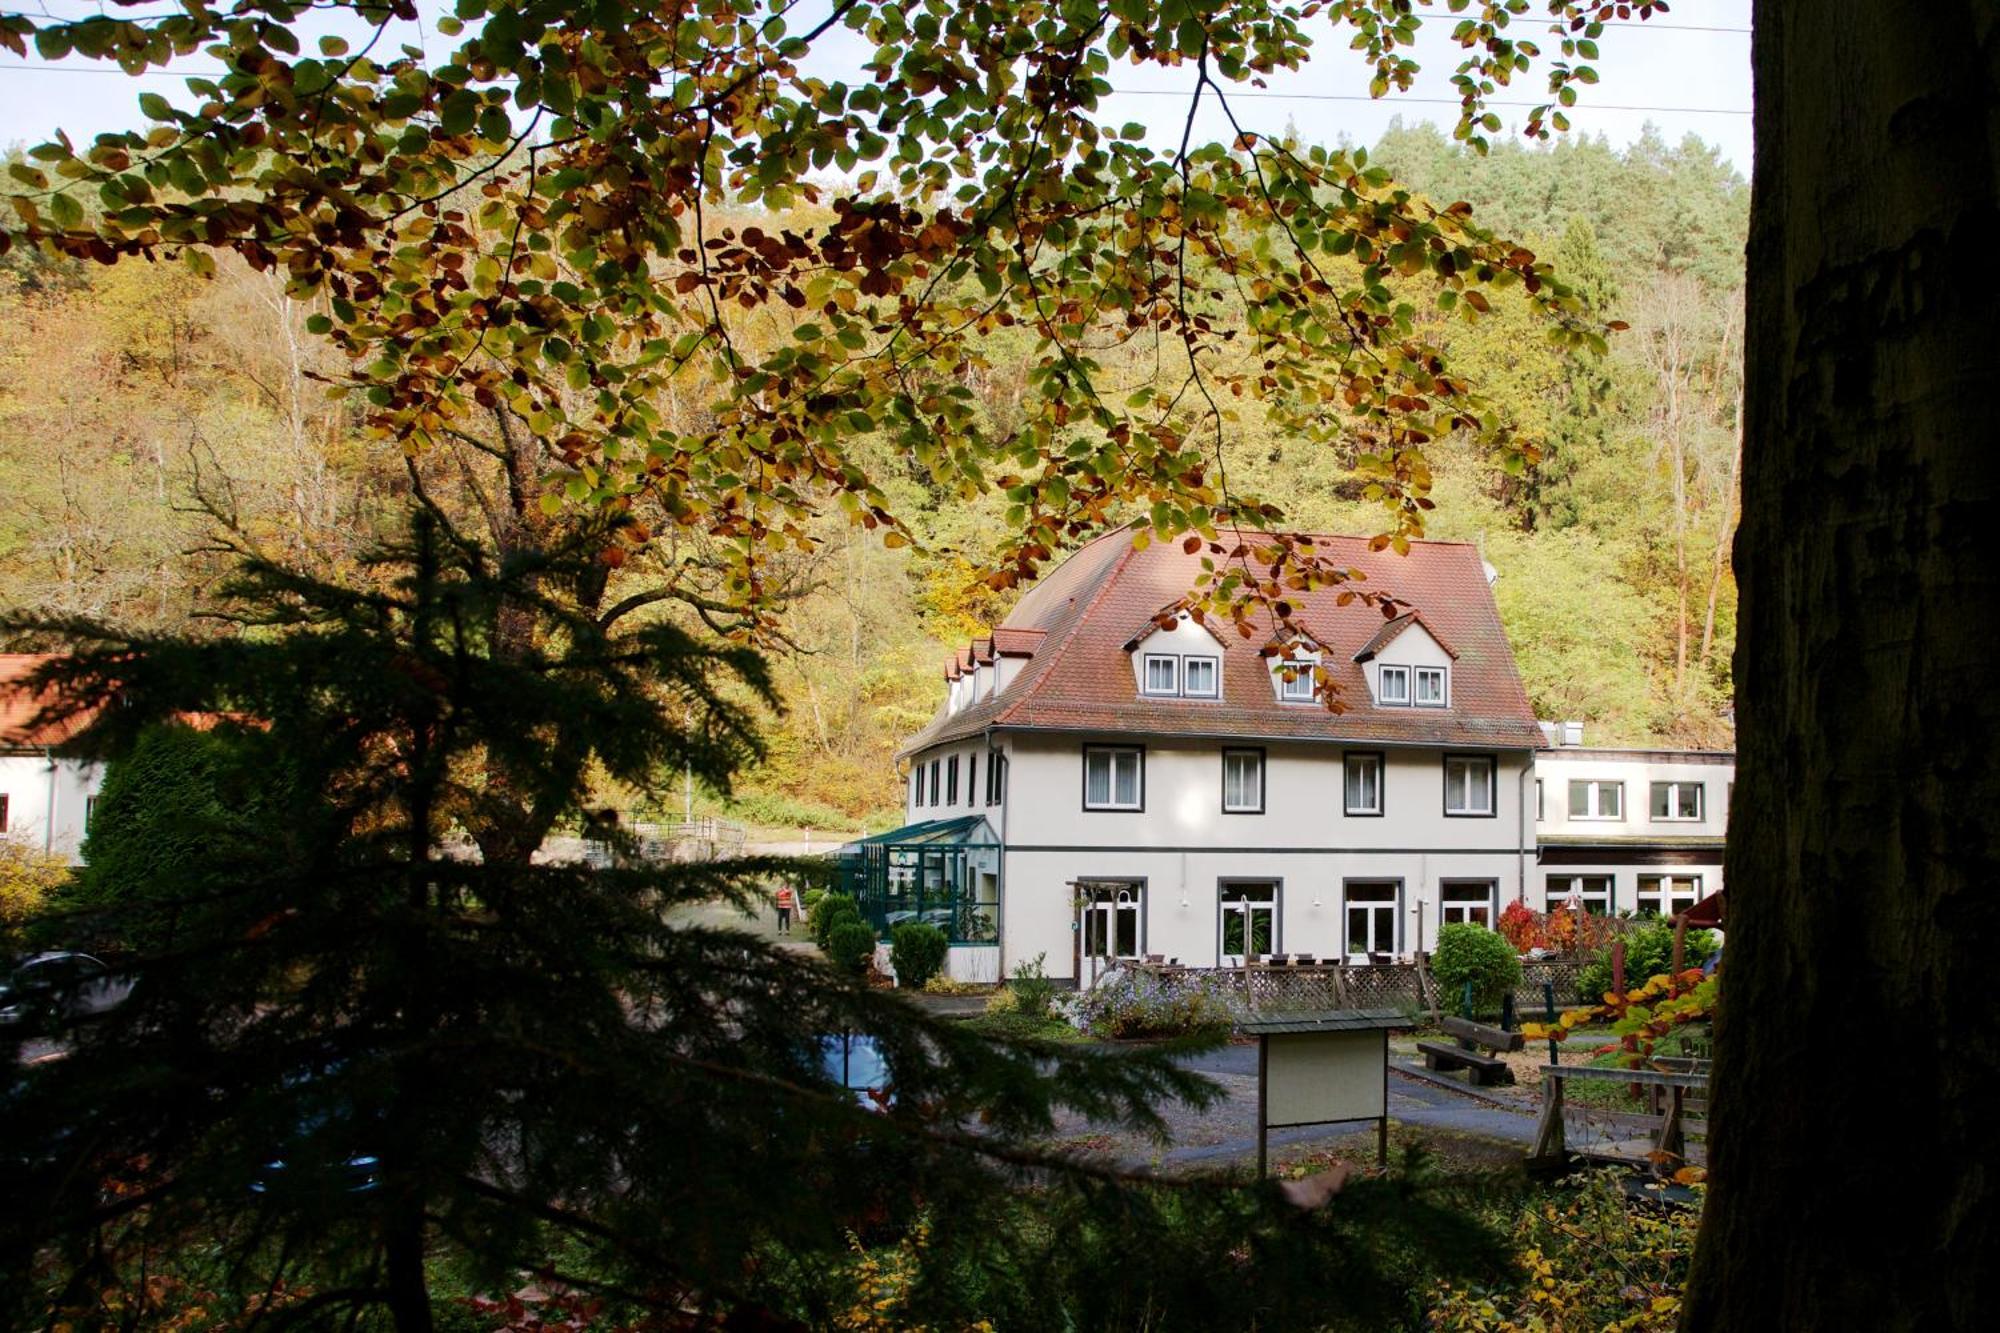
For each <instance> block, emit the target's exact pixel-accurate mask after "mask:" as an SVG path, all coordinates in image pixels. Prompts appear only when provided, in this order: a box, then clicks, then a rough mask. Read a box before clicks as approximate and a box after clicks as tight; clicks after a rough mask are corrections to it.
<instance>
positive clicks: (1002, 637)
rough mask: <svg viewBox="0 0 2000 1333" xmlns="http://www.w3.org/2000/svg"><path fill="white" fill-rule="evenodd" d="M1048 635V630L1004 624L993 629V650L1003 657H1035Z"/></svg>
mask: <svg viewBox="0 0 2000 1333" xmlns="http://www.w3.org/2000/svg"><path fill="white" fill-rule="evenodd" d="M1047 637H1048V632H1047V631H1046V630H1039V629H1022V628H1020V627H1019V626H1008V625H1002V626H1000V627H999V628H997V629H995V630H994V631H993V640H992V643H993V651H994V653H996V654H997V655H999V656H1001V657H1033V656H1034V655H1035V649H1037V648H1039V647H1040V646H1041V643H1042V640H1043V639H1045V638H1047Z"/></svg>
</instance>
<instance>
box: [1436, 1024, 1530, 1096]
mask: <svg viewBox="0 0 2000 1333" xmlns="http://www.w3.org/2000/svg"><path fill="white" fill-rule="evenodd" d="M1438 1026H1439V1027H1441V1028H1443V1029H1444V1030H1445V1034H1446V1035H1447V1036H1451V1037H1456V1038H1457V1039H1458V1042H1457V1044H1456V1045H1447V1044H1445V1043H1444V1042H1441V1041H1420V1042H1418V1043H1417V1049H1418V1050H1419V1051H1421V1052H1423V1056H1424V1067H1425V1068H1427V1069H1430V1070H1433V1071H1436V1072H1438V1073H1449V1072H1450V1071H1452V1070H1455V1069H1463V1070H1465V1071H1466V1072H1467V1073H1469V1074H1470V1075H1471V1076H1472V1081H1473V1082H1474V1083H1475V1084H1477V1085H1479V1086H1480V1087H1482V1088H1487V1087H1493V1086H1495V1085H1496V1084H1507V1083H1512V1082H1513V1081H1514V1071H1513V1070H1511V1069H1509V1068H1508V1067H1507V1062H1506V1061H1505V1060H1501V1059H1498V1058H1496V1057H1495V1056H1493V1055H1488V1054H1485V1053H1483V1052H1482V1050H1481V1049H1480V1048H1482V1047H1483V1048H1485V1051H1495V1052H1498V1051H1518V1050H1520V1049H1521V1047H1522V1037H1521V1034H1520V1033H1518V1032H1509V1031H1507V1030H1506V1029H1505V1028H1496V1027H1493V1026H1492V1025H1491V1024H1487V1023H1475V1022H1473V1021H1472V1020H1471V1019H1469V1018H1442V1019H1439V1020H1438Z"/></svg>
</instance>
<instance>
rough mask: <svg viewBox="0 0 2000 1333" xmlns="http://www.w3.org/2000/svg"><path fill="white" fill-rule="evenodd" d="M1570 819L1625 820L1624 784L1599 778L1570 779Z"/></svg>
mask: <svg viewBox="0 0 2000 1333" xmlns="http://www.w3.org/2000/svg"><path fill="white" fill-rule="evenodd" d="M1569 817H1570V818H1571V819H1623V818H1625V784H1624V783H1622V782H1606V781H1604V780H1603V779H1601V778H1572V779H1570V784H1569Z"/></svg>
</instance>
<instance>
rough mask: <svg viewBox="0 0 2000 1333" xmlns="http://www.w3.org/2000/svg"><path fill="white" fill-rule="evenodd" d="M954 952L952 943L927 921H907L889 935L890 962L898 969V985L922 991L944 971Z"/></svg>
mask: <svg viewBox="0 0 2000 1333" xmlns="http://www.w3.org/2000/svg"><path fill="white" fill-rule="evenodd" d="M950 951H951V941H950V940H948V939H946V938H945V934H944V932H943V931H941V930H939V929H938V928H937V927H936V926H933V925H931V924H930V923H929V922H927V921H905V922H904V923H903V924H902V925H900V926H897V927H896V928H895V929H893V930H891V931H890V932H889V963H890V965H891V966H892V967H894V968H895V969H896V984H897V985H898V986H907V987H908V988H909V989H911V990H922V989H923V988H924V987H925V986H926V985H928V984H929V983H930V979H931V978H932V977H934V976H936V975H937V974H938V973H939V972H942V971H943V970H944V960H945V955H946V954H948V953H949V952H950Z"/></svg>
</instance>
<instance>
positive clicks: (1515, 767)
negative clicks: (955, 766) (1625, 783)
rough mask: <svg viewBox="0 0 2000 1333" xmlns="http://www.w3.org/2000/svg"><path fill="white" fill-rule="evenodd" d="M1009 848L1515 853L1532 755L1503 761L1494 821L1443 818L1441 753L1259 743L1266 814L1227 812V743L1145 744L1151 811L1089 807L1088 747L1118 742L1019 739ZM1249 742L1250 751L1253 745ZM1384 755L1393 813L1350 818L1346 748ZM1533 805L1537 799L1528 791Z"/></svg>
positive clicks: (1388, 807) (1387, 803)
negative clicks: (1224, 798)
mask: <svg viewBox="0 0 2000 1333" xmlns="http://www.w3.org/2000/svg"><path fill="white" fill-rule="evenodd" d="M1011 743H1012V748H1013V759H1012V772H1011V773H1010V775H1009V781H1008V787H1009V792H1010V798H1011V801H1012V804H1011V807H1010V809H1009V810H1008V812H1007V819H1008V827H1007V842H1008V845H1009V846H1010V847H1011V846H1065V847H1067V846H1091V847H1128V846H1129V847H1258V848H1297V847H1316V848H1395V849H1402V850H1407V851H1431V850H1436V851H1468V850H1473V849H1482V850H1491V849H1495V848H1499V849H1507V850H1509V851H1511V850H1512V849H1514V848H1515V847H1517V846H1519V845H1520V844H1521V843H1522V842H1523V841H1524V838H1525V841H1526V843H1527V845H1528V846H1529V848H1530V849H1531V850H1532V847H1533V838H1532V837H1528V836H1525V835H1526V830H1525V829H1524V828H1523V825H1522V823H1521V810H1522V805H1521V776H1522V773H1523V771H1524V769H1525V768H1526V765H1527V762H1528V757H1527V755H1525V754H1524V753H1521V752H1513V753H1506V752H1502V753H1500V754H1499V755H1498V756H1497V759H1498V762H1497V765H1496V768H1497V784H1496V785H1497V792H1496V795H1497V804H1496V812H1495V814H1494V815H1493V817H1491V818H1485V817H1474V818H1458V817H1447V816H1446V815H1445V814H1444V752H1443V751H1441V750H1434V749H1404V750H1398V749H1387V748H1384V747H1381V746H1370V745H1367V744H1360V743H1358V744H1355V745H1352V746H1343V745H1339V744H1331V743H1329V744H1321V745H1305V744H1299V743H1296V742H1292V743H1282V742H1281V743H1274V744H1266V745H1263V746H1255V745H1251V746H1250V748H1261V749H1263V751H1264V813H1263V814H1224V813H1223V811H1222V751H1223V750H1224V749H1225V748H1236V746H1235V744H1234V743H1233V742H1232V743H1228V744H1227V745H1225V743H1224V742H1221V741H1206V740H1203V741H1194V740H1188V741H1168V742H1163V741H1158V740H1155V741H1153V742H1151V743H1149V744H1147V745H1146V746H1145V751H1146V761H1145V809H1144V810H1141V811H1112V810H1085V809H1084V808H1083V748H1084V746H1085V745H1086V744H1090V745H1096V744H1105V745H1130V744H1133V743H1134V742H1133V741H1131V740H1130V739H1128V738H1123V737H1117V736H1105V737H1073V736H1060V737H1058V736H1036V735H1032V734H1016V735H1015V736H1014V737H1013V738H1012V742H1011ZM1246 744H1248V743H1246ZM1350 749H1351V750H1356V751H1368V752H1370V753H1376V754H1380V755H1382V756H1383V760H1384V764H1383V771H1384V784H1383V792H1384V808H1383V813H1382V814H1381V815H1378V816H1362V815H1348V814H1346V813H1344V810H1345V787H1344V784H1345V767H1344V763H1343V758H1342V756H1343V755H1344V754H1345V753H1346V752H1347V751H1348V750H1350ZM1530 799H1532V792H1531V793H1530Z"/></svg>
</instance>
